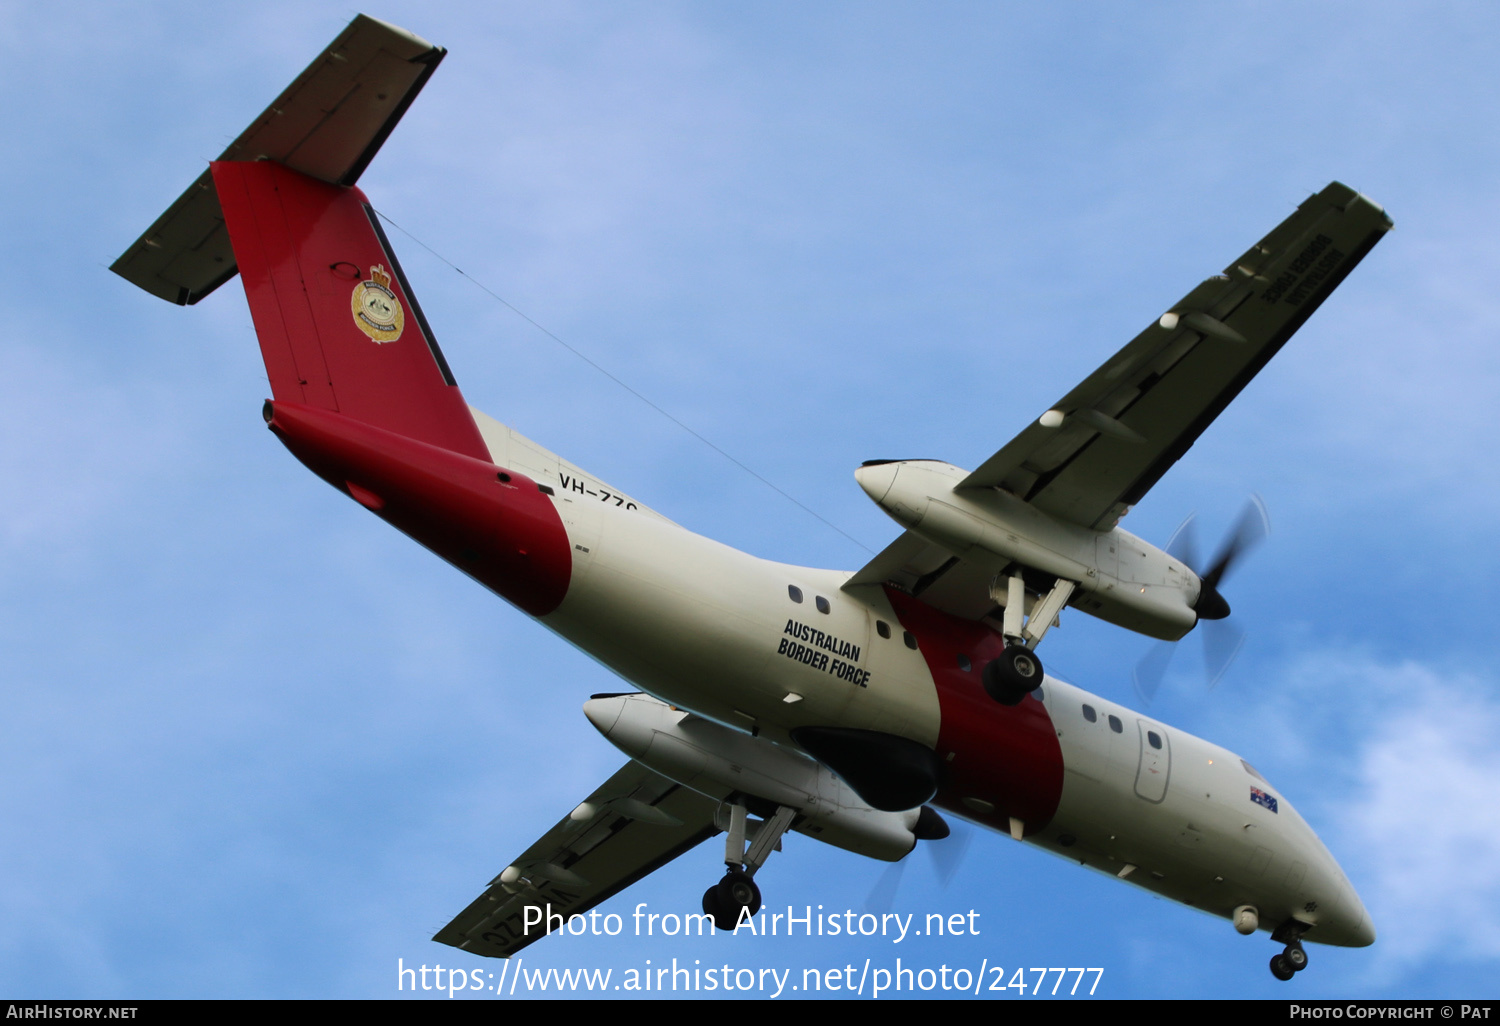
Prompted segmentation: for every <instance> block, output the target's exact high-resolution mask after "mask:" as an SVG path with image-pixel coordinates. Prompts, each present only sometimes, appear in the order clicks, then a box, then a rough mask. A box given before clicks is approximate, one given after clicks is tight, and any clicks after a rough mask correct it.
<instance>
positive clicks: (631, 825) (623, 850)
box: [432, 761, 719, 958]
mask: <svg viewBox="0 0 1500 1026" xmlns="http://www.w3.org/2000/svg"><path fill="white" fill-rule="evenodd" d="M718 806H719V803H718V802H717V801H715V800H714V799H712V798H708V797H705V796H704V795H701V794H699V793H698V792H696V791H692V790H689V789H688V788H685V787H682V786H681V785H679V784H677V783H675V782H673V781H671V780H668V779H667V778H666V777H663V776H660V775H659V774H656V773H653V772H652V771H651V770H648V769H646V768H645V767H644V766H641V765H640V764H639V763H637V762H634V761H632V762H629V763H626V764H625V766H624V767H623V768H622V769H620V771H619V772H617V773H616V774H615V775H614V776H612V777H610V778H609V779H608V780H607V781H605V782H604V784H603V785H601V786H600V787H599V788H598V789H597V790H596V791H594V793H593V794H591V795H589V796H588V798H587V799H585V800H584V803H583V804H582V805H580V806H579V807H578V809H577V810H575V812H574V813H573V814H571V815H568V816H565V817H564V818H563V819H562V821H561V822H559V823H558V824H557V825H556V826H554V827H553V828H552V829H551V830H549V831H547V833H546V834H544V835H543V836H542V838H541V840H539V841H537V842H536V843H535V844H533V845H532V846H531V847H530V848H528V849H526V851H525V852H524V853H523V854H522V855H521V857H520V858H518V859H516V860H515V862H513V863H512V864H511V865H512V866H513V867H514V868H515V870H516V873H517V878H516V879H515V880H514V881H512V882H506V881H505V880H504V879H503V878H504V877H505V876H506V875H507V874H506V873H502V874H501V876H497V877H496V878H495V879H494V880H492V881H491V882H490V885H489V887H488V888H486V889H485V891H484V893H483V894H481V895H480V896H479V897H477V898H475V899H474V900H473V901H472V902H470V903H469V906H468V907H467V908H465V909H464V910H463V911H462V912H460V913H459V914H458V915H457V916H455V917H454V918H453V921H452V922H450V923H449V924H448V925H447V926H445V927H443V928H442V929H441V930H439V931H438V932H437V934H436V935H435V936H434V937H433V938H432V939H433V940H435V941H439V942H441V943H443V944H451V945H452V946H453V947H456V948H462V949H463V950H465V951H469V952H473V953H474V954H476V955H486V956H489V957H492V958H508V957H510V956H511V955H513V954H515V953H516V952H518V951H520V950H521V949H522V948H524V947H526V946H527V945H528V944H531V943H532V942H533V941H536V940H539V939H541V937H543V936H545V933H544V932H543V931H542V930H541V928H540V927H538V926H535V925H533V926H529V927H528V924H527V917H526V911H525V910H526V907H527V906H528V905H530V906H534V907H539V908H542V909H543V910H545V909H546V907H547V906H548V905H550V906H551V912H552V913H553V914H554V915H560V916H562V917H563V918H564V919H566V918H567V917H568V916H571V915H574V914H577V913H582V912H587V911H588V910H589V909H591V908H593V907H594V906H595V905H598V904H599V903H600V902H602V901H606V900H608V899H609V898H611V897H613V896H614V895H615V894H618V893H619V892H620V891H622V890H624V889H625V888H626V887H629V886H630V885H631V884H633V883H635V882H636V881H637V880H640V879H642V878H643V877H646V876H648V875H650V874H651V873H653V872H655V871H656V870H657V869H659V868H661V867H662V866H664V865H666V864H667V863H668V862H671V861H672V860H673V859H675V858H677V856H679V855H681V854H683V853H684V852H687V851H689V850H691V849H693V848H695V847H697V846H698V845H699V844H701V843H702V842H704V841H706V840H708V838H710V837H712V836H713V835H714V834H716V833H718V832H719V831H718V828H717V827H716V826H714V812H715V810H716V809H717V808H718ZM580 814H581V816H580V818H579V819H574V818H573V817H574V815H580ZM507 872H508V871H507ZM532 918H533V920H535V918H536V916H535V914H533V916H532Z"/></svg>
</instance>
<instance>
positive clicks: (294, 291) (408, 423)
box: [211, 161, 489, 461]
mask: <svg viewBox="0 0 1500 1026" xmlns="http://www.w3.org/2000/svg"><path fill="white" fill-rule="evenodd" d="M211 170H212V173H213V182H214V187H215V190H216V191H217V193H218V196H219V203H220V206H221V208H222V210H223V213H224V222H225V225H226V227H227V229H228V234H229V238H230V241H231V242H232V244H233V249H234V255H235V259H236V261H237V262H238V265H239V269H240V274H241V276H242V278H243V279H244V285H245V296H246V298H247V299H248V300H249V302H250V313H251V316H252V318H253V319H254V321H255V332H256V335H257V336H258V337H259V338H260V346H261V354H262V355H263V356H264V358H265V361H266V373H267V376H268V377H269V378H270V380H271V393H272V395H273V396H274V397H275V398H276V399H277V400H279V401H283V402H291V403H297V404H300V405H305V406H317V407H321V408H323V409H327V410H332V411H335V412H338V413H342V414H344V415H346V416H349V417H353V418H354V419H356V420H360V421H363V422H365V423H367V424H371V425H374V426H375V427H380V428H384V429H385V430H387V431H392V432H395V433H397V434H401V435H405V436H407V437H408V438H414V439H417V440H418V441H422V442H427V443H429V444H431V445H437V446H441V447H442V448H445V449H450V450H452V451H454V452H458V453H462V454H464V455H467V456H473V457H474V458H476V459H483V460H486V461H487V460H488V459H489V450H488V448H487V447H486V446H485V444H484V440H483V439H482V438H481V437H480V434H479V429H478V428H477V427H476V426H475V424H474V418H473V416H472V415H471V414H470V413H469V408H468V405H467V404H466V403H465V402H464V399H463V395H462V394H461V393H460V392H459V390H458V387H457V385H456V384H455V383H454V381H453V375H452V373H451V372H450V371H449V369H448V363H447V361H446V360H445V359H444V358H443V354H442V350H441V349H439V348H438V344H437V340H436V339H435V338H434V337H433V335H432V330H431V328H430V327H429V326H428V324H427V319H426V318H425V317H424V316H423V315H422V312H421V308H420V307H419V306H418V305H417V303H416V299H415V297H414V296H413V295H412V292H411V288H410V286H409V285H408V284H407V282H406V277H405V275H404V274H402V272H401V268H400V265H399V264H398V263H397V262H396V258H395V254H394V253H393V252H391V250H390V247H389V244H388V241H387V240H386V238H385V234H384V232H382V231H381V230H380V226H379V223H378V222H377V221H376V219H375V214H374V211H373V210H371V208H370V205H369V201H368V200H366V199H365V196H364V193H362V192H360V190H359V189H357V188H353V187H349V188H344V187H340V186H338V185H329V184H327V183H324V182H320V181H317V180H315V179H313V178H310V177H309V176H307V175H305V174H302V173H300V172H297V171H293V170H291V169H290V168H286V167H283V166H282V165H280V164H276V163H273V162H271V161H256V162H253V163H245V162H240V161H220V162H216V163H215V164H214V165H213V166H212V169H211Z"/></svg>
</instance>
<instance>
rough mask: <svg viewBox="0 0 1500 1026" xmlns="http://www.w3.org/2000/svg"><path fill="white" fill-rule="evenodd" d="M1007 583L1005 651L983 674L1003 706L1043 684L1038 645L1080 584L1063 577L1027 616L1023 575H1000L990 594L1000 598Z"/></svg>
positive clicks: (988, 691) (987, 688)
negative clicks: (1002, 588)
mask: <svg viewBox="0 0 1500 1026" xmlns="http://www.w3.org/2000/svg"><path fill="white" fill-rule="evenodd" d="M1002 584H1003V586H1004V596H1005V602H1004V605H1005V624H1004V629H1003V631H1002V633H1003V635H1004V637H1005V651H1003V652H1001V653H1000V656H999V658H997V659H993V660H991V661H990V662H989V663H988V664H987V665H986V666H985V668H984V671H983V673H982V674H981V675H980V676H981V679H982V680H983V681H984V690H985V693H986V694H988V695H989V696H990V697H991V698H993V699H994V700H995V701H997V702H999V703H1000V704H1001V705H1018V704H1019V703H1020V701H1021V699H1023V698H1025V697H1026V696H1027V695H1028V694H1030V693H1031V692H1033V691H1035V690H1036V689H1037V687H1038V686H1039V685H1040V684H1041V683H1042V661H1041V660H1040V659H1038V658H1037V655H1036V646H1037V645H1038V644H1039V643H1040V642H1041V640H1042V637H1043V635H1045V634H1046V633H1047V631H1048V629H1049V628H1050V627H1051V626H1052V621H1053V620H1055V619H1056V618H1057V614H1058V613H1059V612H1060V611H1061V610H1062V607H1063V606H1064V605H1065V604H1066V603H1067V601H1068V599H1069V598H1070V597H1071V596H1072V594H1073V589H1074V588H1075V587H1076V585H1075V584H1074V583H1073V582H1072V581H1065V580H1062V579H1059V580H1058V582H1057V584H1055V585H1054V586H1053V588H1052V590H1051V591H1049V592H1047V594H1046V595H1044V596H1042V597H1041V598H1040V599H1038V600H1037V602H1036V605H1034V606H1033V607H1032V610H1031V615H1030V616H1029V617H1028V616H1027V615H1026V584H1025V582H1024V581H1022V580H1021V576H1020V574H1012V575H1010V576H1009V577H1004V578H1000V577H997V578H996V579H995V580H994V582H993V583H991V585H990V597H991V598H993V599H994V600H995V601H996V602H999V601H1000V596H1001V587H1002Z"/></svg>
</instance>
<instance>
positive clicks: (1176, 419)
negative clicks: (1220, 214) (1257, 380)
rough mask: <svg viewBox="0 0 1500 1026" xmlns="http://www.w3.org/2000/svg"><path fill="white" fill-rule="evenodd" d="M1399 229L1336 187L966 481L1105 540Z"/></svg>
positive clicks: (1300, 209)
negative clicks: (1001, 492) (1015, 498)
mask: <svg viewBox="0 0 1500 1026" xmlns="http://www.w3.org/2000/svg"><path fill="white" fill-rule="evenodd" d="M1390 228H1391V220H1390V218H1388V217H1386V215H1385V212H1384V211H1383V210H1381V208H1380V207H1378V206H1376V205H1375V204H1374V203H1372V202H1370V201H1369V200H1368V199H1366V198H1365V197H1363V196H1361V195H1360V194H1359V193H1357V192H1355V191H1354V190H1352V189H1350V188H1349V187H1348V186H1345V185H1341V184H1339V183H1338V182H1334V183H1333V184H1332V185H1329V186H1328V187H1327V188H1326V189H1324V190H1323V191H1322V192H1320V193H1318V194H1317V195H1316V196H1313V197H1312V198H1310V199H1309V200H1308V201H1307V202H1305V203H1303V204H1302V206H1300V207H1298V208H1297V212H1296V213H1294V214H1293V215H1292V216H1291V217H1289V218H1287V219H1286V220H1285V221H1283V222H1282V223H1281V224H1280V225H1278V226H1277V227H1276V229H1275V230H1274V231H1272V232H1271V234H1269V235H1267V236H1266V237H1265V238H1264V239H1262V240H1261V241H1260V242H1258V243H1256V244H1255V245H1254V246H1253V247H1251V248H1250V250H1249V251H1248V252H1246V253H1245V255H1244V256H1242V257H1240V258H1239V259H1238V260H1236V261H1235V262H1234V263H1232V264H1230V265H1229V267H1227V268H1226V269H1225V271H1224V273H1223V274H1221V275H1217V276H1215V277H1213V278H1210V279H1209V280H1207V281H1205V282H1204V283H1203V284H1202V285H1199V286H1198V287H1197V288H1196V289H1194V290H1193V291H1192V292H1189V293H1188V294H1187V295H1186V296H1184V297H1183V298H1182V299H1181V300H1180V301H1179V302H1178V303H1177V304H1175V305H1174V306H1173V307H1172V308H1171V310H1170V311H1169V313H1168V314H1166V315H1164V316H1163V317H1162V319H1161V320H1160V321H1158V322H1157V323H1155V324H1152V325H1151V326H1150V327H1149V328H1147V329H1146V330H1145V331H1143V332H1141V333H1140V334H1139V335H1137V336H1136V337H1135V339H1134V340H1133V341H1131V343H1130V344H1129V345H1127V346H1126V347H1125V348H1124V349H1122V350H1120V351H1119V352H1118V353H1116V354H1115V355H1114V356H1113V357H1111V358H1110V359H1109V361H1108V362H1106V363H1105V364H1104V366H1103V367H1100V368H1099V369H1098V370H1096V371H1095V372H1094V373H1093V374H1090V375H1089V376H1088V377H1087V378H1086V379H1085V380H1084V381H1083V383H1082V384H1080V385H1079V386H1078V387H1077V388H1075V389H1073V391H1071V392H1069V393H1068V394H1067V395H1066V396H1064V397H1063V398H1062V400H1061V401H1060V402H1058V403H1057V404H1056V405H1055V406H1053V408H1052V409H1051V410H1050V411H1048V413H1047V414H1045V415H1043V417H1042V418H1041V419H1040V420H1037V421H1033V422H1032V424H1031V425H1030V426H1029V427H1027V428H1026V430H1024V431H1022V432H1021V433H1020V434H1019V435H1017V436H1016V437H1015V438H1014V439H1013V440H1012V441H1011V442H1010V443H1009V444H1008V445H1006V446H1005V448H1003V449H1001V450H1000V451H999V452H997V453H996V454H995V455H994V456H992V457H990V458H989V459H988V460H986V461H985V462H984V464H983V465H982V466H980V467H979V469H977V470H975V471H974V472H973V473H972V474H970V475H969V476H968V478H966V479H965V480H964V481H962V482H961V483H960V484H959V486H958V487H960V488H986V487H999V488H1004V489H1005V490H1006V491H1008V492H1011V493H1012V494H1014V495H1016V496H1019V497H1020V498H1022V499H1025V500H1026V501H1027V502H1030V503H1031V504H1032V505H1033V506H1035V507H1036V508H1037V509H1039V510H1042V511H1043V512H1045V513H1048V514H1050V515H1051V516H1054V517H1056V518H1057V519H1059V520H1064V521H1068V522H1070V523H1074V524H1079V525H1081V526H1084V527H1092V528H1095V529H1097V530H1108V529H1109V528H1111V527H1113V526H1114V524H1115V523H1116V522H1117V521H1118V520H1119V519H1120V517H1121V516H1123V515H1124V514H1125V512H1126V510H1128V509H1129V508H1130V507H1131V506H1133V505H1135V504H1136V503H1137V502H1138V501H1139V500H1140V498H1141V497H1142V496H1143V495H1145V494H1146V492H1147V491H1148V490H1149V489H1150V488H1151V486H1152V485H1154V484H1155V483H1156V482H1157V481H1158V480H1159V479H1160V478H1161V476H1162V475H1163V474H1165V473H1166V472H1167V470H1168V469H1169V468H1170V467H1171V466H1172V464H1174V463H1176V462H1177V460H1178V459H1180V458H1181V457H1182V455H1183V454H1184V453H1185V452H1187V451H1188V449H1189V448H1191V447H1192V444H1193V442H1195V441H1196V440H1197V439H1198V436H1199V435H1201V434H1202V433H1203V431H1204V429H1205V428H1207V427H1208V425H1209V424H1211V423H1213V420H1214V418H1215V417H1217V416H1218V415H1219V414H1220V413H1221V412H1222V411H1223V410H1224V408H1225V407H1226V406H1228V405H1229V403H1230V401H1231V400H1232V399H1233V398H1234V397H1235V396H1237V395H1239V393H1240V390H1241V389H1243V388H1244V387H1245V386H1246V385H1247V384H1249V382H1250V379H1251V378H1253V377H1255V375H1256V374H1257V373H1258V372H1259V371H1260V369H1261V368H1262V367H1264V366H1265V365H1266V363H1267V362H1268V361H1270V359H1271V357H1273V356H1275V355H1276V353H1277V351H1278V350H1280V349H1281V347H1282V346H1283V345H1285V344H1286V341H1287V339H1289V338H1291V336H1292V333H1293V332H1295V331H1296V330H1297V329H1298V328H1300V327H1301V326H1302V322H1303V321H1305V320H1307V318H1308V317H1310V316H1311V315H1312V313H1313V311H1314V310H1316V309H1317V308H1318V306H1319V305H1320V304H1321V303H1322V302H1323V300H1325V299H1327V298H1328V295H1329V293H1331V292H1332V291H1333V290H1334V289H1335V288H1336V287H1338V284H1339V282H1341V281H1343V280H1344V276H1345V275H1347V274H1348V273H1349V272H1350V271H1351V270H1353V269H1354V266H1355V265H1356V264H1358V263H1359V262H1360V260H1361V259H1363V258H1364V255H1365V254H1366V253H1368V252H1369V251H1370V249H1371V248H1372V247H1374V245H1375V244H1376V243H1377V242H1379V241H1380V239H1381V237H1382V236H1383V235H1384V234H1385V233H1386V232H1387V231H1389V230H1390Z"/></svg>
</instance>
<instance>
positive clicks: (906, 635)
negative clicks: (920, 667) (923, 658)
mask: <svg viewBox="0 0 1500 1026" xmlns="http://www.w3.org/2000/svg"><path fill="white" fill-rule="evenodd" d="M901 640H902V641H904V642H906V647H907V648H909V649H911V650H912V651H913V652H915V651H916V650H917V636H916V635H915V634H913V633H912V632H911V631H902V632H901Z"/></svg>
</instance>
